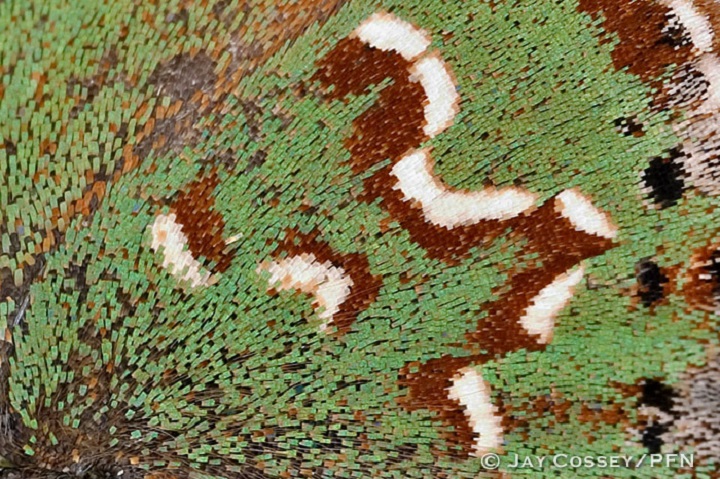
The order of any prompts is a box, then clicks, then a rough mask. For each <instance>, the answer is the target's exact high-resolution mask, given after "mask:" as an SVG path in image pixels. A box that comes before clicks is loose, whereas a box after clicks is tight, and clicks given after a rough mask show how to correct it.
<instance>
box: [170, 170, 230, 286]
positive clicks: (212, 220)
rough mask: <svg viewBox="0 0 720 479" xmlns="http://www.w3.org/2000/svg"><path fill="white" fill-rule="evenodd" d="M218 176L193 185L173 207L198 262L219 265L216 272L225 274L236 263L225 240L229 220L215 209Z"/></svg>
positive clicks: (183, 192) (206, 178)
mask: <svg viewBox="0 0 720 479" xmlns="http://www.w3.org/2000/svg"><path fill="white" fill-rule="evenodd" d="M218 182H219V179H218V177H217V174H216V173H214V172H213V173H211V174H210V175H208V176H206V177H205V178H201V179H199V180H197V181H194V182H192V183H190V184H189V185H188V186H187V187H186V189H185V190H184V191H181V192H180V193H179V194H178V196H177V197H176V198H175V200H174V201H173V203H172V205H171V209H172V211H173V213H175V215H176V218H177V222H178V223H180V224H181V225H182V232H183V234H185V236H187V239H188V249H189V250H190V252H192V254H193V256H194V257H195V258H199V257H201V256H202V257H204V258H206V259H208V260H210V261H213V262H215V268H214V270H215V271H217V272H218V273H222V272H223V271H225V270H227V269H228V267H229V266H230V263H231V262H232V259H233V253H232V251H229V250H228V249H227V245H226V243H225V240H224V238H223V233H224V229H225V220H224V219H223V216H222V214H220V213H219V212H218V211H215V210H214V209H213V207H214V205H215V198H214V196H213V191H214V190H215V187H216V186H217V185H218Z"/></svg>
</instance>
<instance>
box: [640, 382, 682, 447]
mask: <svg viewBox="0 0 720 479" xmlns="http://www.w3.org/2000/svg"><path fill="white" fill-rule="evenodd" d="M676 398H677V394H676V393H675V391H674V390H673V388H671V387H670V386H668V385H667V384H663V383H662V382H660V381H658V380H656V379H646V380H645V381H644V383H643V385H642V394H641V397H640V403H641V404H642V405H644V406H648V407H653V408H656V409H659V410H660V411H662V412H664V413H666V414H670V415H671V416H673V418H677V414H676V413H675V412H673V406H674V404H675V400H676ZM672 423H673V420H670V421H667V420H666V421H658V420H656V421H653V423H652V424H649V425H648V426H646V427H645V429H643V432H642V444H643V446H645V447H646V448H647V450H648V452H650V453H651V454H658V453H659V452H660V450H661V448H662V446H663V444H664V443H665V441H663V439H662V435H663V434H665V433H666V432H668V431H669V430H670V427H671V426H672Z"/></svg>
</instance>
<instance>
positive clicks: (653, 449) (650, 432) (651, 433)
mask: <svg viewBox="0 0 720 479" xmlns="http://www.w3.org/2000/svg"><path fill="white" fill-rule="evenodd" d="M669 429H670V428H669V427H668V426H666V425H664V424H653V425H651V426H648V427H646V428H645V429H644V430H643V433H642V445H643V446H645V447H646V448H647V450H648V452H649V453H650V454H658V453H660V449H661V448H662V446H663V444H665V442H664V441H663V440H662V437H661V436H662V435H663V434H665V433H666V432H668V430H669Z"/></svg>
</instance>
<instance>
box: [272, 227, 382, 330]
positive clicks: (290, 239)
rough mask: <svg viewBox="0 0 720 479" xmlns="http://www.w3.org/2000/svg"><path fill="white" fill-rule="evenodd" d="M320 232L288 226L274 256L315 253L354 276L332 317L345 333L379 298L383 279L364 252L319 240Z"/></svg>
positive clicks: (322, 260)
mask: <svg viewBox="0 0 720 479" xmlns="http://www.w3.org/2000/svg"><path fill="white" fill-rule="evenodd" d="M319 235H320V233H319V232H318V231H313V232H311V233H309V234H304V233H301V232H299V231H296V230H288V231H287V232H286V235H285V238H284V239H283V241H282V242H281V243H280V245H278V247H277V249H276V250H275V253H274V256H275V257H278V256H279V255H280V254H282V255H284V256H287V257H293V256H300V255H302V254H312V255H314V256H315V258H316V259H317V261H319V262H320V263H326V262H329V263H331V264H332V265H333V266H336V267H340V268H342V269H343V270H344V271H345V274H347V275H349V276H350V278H351V279H352V282H353V286H352V288H351V291H350V295H349V296H348V298H347V299H346V300H345V301H344V302H343V303H342V305H340V310H339V311H338V312H337V313H335V314H334V315H333V320H332V324H333V325H334V326H336V327H337V333H338V334H343V333H345V332H347V331H348V330H349V329H350V327H351V326H352V325H353V323H354V322H355V320H356V319H357V317H358V315H359V314H360V313H362V312H363V311H365V310H366V309H367V308H368V307H369V306H370V305H371V304H372V303H373V302H374V301H375V298H377V295H378V293H379V291H380V287H381V286H382V279H381V278H380V277H379V276H375V275H373V274H372V273H371V272H370V265H369V263H368V260H367V257H366V256H365V255H364V254H361V253H344V254H341V253H338V252H336V251H335V250H334V249H333V248H332V247H331V246H330V245H329V244H328V243H326V242H324V241H321V240H319V239H318V236H319Z"/></svg>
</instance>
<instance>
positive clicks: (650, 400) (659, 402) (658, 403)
mask: <svg viewBox="0 0 720 479" xmlns="http://www.w3.org/2000/svg"><path fill="white" fill-rule="evenodd" d="M676 397H677V394H676V393H675V390H673V388H671V387H670V386H668V385H667V384H663V383H661V382H660V381H657V380H655V379H646V380H645V384H643V390H642V398H641V399H640V400H641V402H642V403H643V404H644V405H646V406H650V407H656V408H658V409H659V410H661V411H663V412H665V413H668V414H672V411H673V405H674V404H675V398H676Z"/></svg>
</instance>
